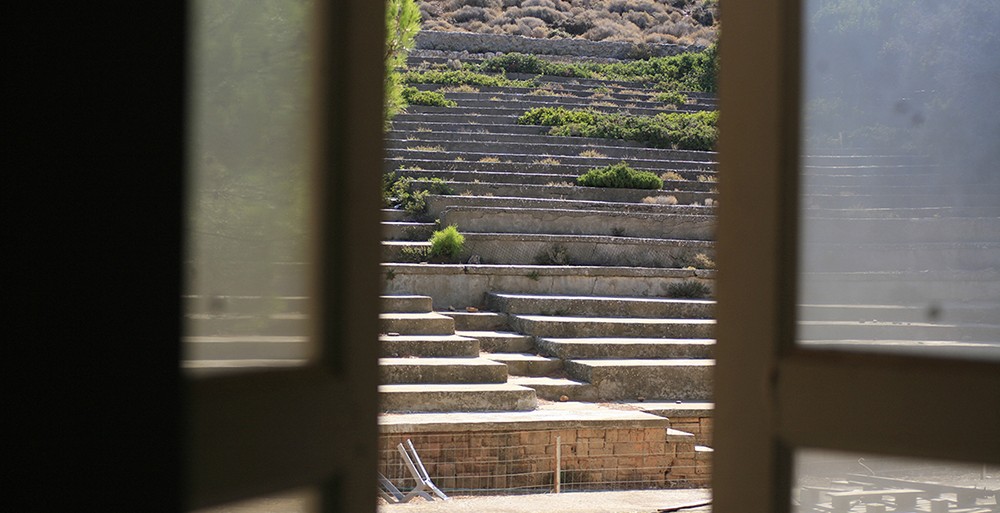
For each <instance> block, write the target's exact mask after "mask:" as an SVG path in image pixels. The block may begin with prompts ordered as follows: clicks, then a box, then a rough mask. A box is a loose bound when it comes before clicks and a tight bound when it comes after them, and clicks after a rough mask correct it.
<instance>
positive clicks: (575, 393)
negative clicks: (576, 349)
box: [507, 376, 598, 402]
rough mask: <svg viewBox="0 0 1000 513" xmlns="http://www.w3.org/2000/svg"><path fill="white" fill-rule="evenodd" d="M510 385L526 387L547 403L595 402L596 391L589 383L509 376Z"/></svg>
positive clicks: (541, 377)
mask: <svg viewBox="0 0 1000 513" xmlns="http://www.w3.org/2000/svg"><path fill="white" fill-rule="evenodd" d="M507 382H508V383H510V384H511V385H519V386H523V387H528V388H530V389H532V390H534V391H535V394H537V395H538V397H540V398H542V399H545V400H548V401H563V400H564V398H565V400H566V401H588V402H590V401H596V400H597V399H598V395H597V391H596V389H595V388H594V387H593V386H592V385H591V384H590V383H583V382H581V381H574V380H572V379H567V378H552V377H544V376H510V377H509V378H508V380H507Z"/></svg>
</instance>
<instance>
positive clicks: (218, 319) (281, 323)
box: [184, 313, 309, 335]
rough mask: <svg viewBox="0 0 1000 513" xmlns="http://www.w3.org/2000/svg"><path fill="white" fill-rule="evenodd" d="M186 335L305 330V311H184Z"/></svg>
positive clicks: (295, 332) (295, 331)
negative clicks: (218, 312)
mask: <svg viewBox="0 0 1000 513" xmlns="http://www.w3.org/2000/svg"><path fill="white" fill-rule="evenodd" d="M184 320H185V323H186V331H187V333H188V334H190V335H303V334H305V333H307V332H308V328H309V318H308V317H307V316H306V315H305V314H300V313H285V314H272V315H266V314H265V315H252V314H188V315H185V316H184Z"/></svg>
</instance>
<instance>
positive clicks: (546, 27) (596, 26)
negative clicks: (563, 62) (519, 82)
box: [419, 0, 719, 46]
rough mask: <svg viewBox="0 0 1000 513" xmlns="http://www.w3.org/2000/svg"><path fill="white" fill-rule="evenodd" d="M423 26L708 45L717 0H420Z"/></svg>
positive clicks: (715, 28) (714, 25)
mask: <svg viewBox="0 0 1000 513" xmlns="http://www.w3.org/2000/svg"><path fill="white" fill-rule="evenodd" d="M419 5H420V11H421V13H422V14H423V20H424V23H423V28H424V29H425V30H437V31H445V32H454V31H462V32H477V33H481V34H508V35H519V36H526V37H535V38H577V39H587V40H590V41H627V42H633V43H672V44H683V45H691V44H693V45H701V46H708V45H710V44H711V43H713V42H714V41H715V40H716V38H717V36H718V26H719V7H718V1H717V0H421V1H420V2H419Z"/></svg>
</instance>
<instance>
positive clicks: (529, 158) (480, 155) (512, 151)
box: [386, 143, 718, 172]
mask: <svg viewBox="0 0 1000 513" xmlns="http://www.w3.org/2000/svg"><path fill="white" fill-rule="evenodd" d="M551 149H553V150H555V149H558V147H557V146H555V145H553V146H552V148H551ZM508 150H509V152H508V153H501V152H499V151H497V150H496V149H493V150H489V149H484V148H481V147H477V148H475V149H473V150H470V151H449V150H447V149H445V147H444V145H442V144H437V143H429V144H420V143H413V144H409V145H406V146H405V147H403V148H389V149H387V150H386V158H388V159H390V163H392V162H391V161H392V160H398V161H399V162H398V163H392V164H394V165H392V166H391V167H389V168H388V169H389V170H390V171H391V170H394V169H398V168H399V167H403V166H407V167H412V166H418V167H426V168H428V169H429V168H437V166H439V165H444V163H448V162H456V163H459V162H473V163H476V164H478V163H479V162H480V161H482V160H483V159H487V160H489V159H497V160H499V161H500V162H502V163H504V164H506V165H508V166H509V165H510V163H514V164H533V163H535V162H539V163H544V162H545V161H547V159H553V160H557V161H559V164H560V165H561V164H566V165H570V166H584V167H586V168H587V169H592V168H595V167H604V166H608V165H611V164H617V163H619V162H621V161H625V162H627V163H628V164H629V166H631V167H633V168H635V169H641V170H648V171H654V172H655V171H663V172H665V171H671V170H675V169H715V168H716V166H717V162H718V160H717V158H716V155H715V153H711V152H694V151H692V152H689V154H685V155H680V156H678V158H671V159H666V158H654V159H649V158H639V157H628V156H625V157H608V156H605V157H601V156H590V157H588V156H584V155H579V153H580V152H581V150H579V149H576V153H575V154H572V153H570V154H566V153H568V152H572V148H571V149H570V150H567V149H565V148H563V149H561V150H560V151H561V152H560V153H556V154H553V153H526V152H525V151H524V149H523V148H517V147H512V148H508ZM676 151H679V150H676ZM420 161H427V162H428V165H427V166H422V165H420ZM445 169H447V168H445Z"/></svg>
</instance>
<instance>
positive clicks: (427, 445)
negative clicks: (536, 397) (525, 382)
mask: <svg viewBox="0 0 1000 513" xmlns="http://www.w3.org/2000/svg"><path fill="white" fill-rule="evenodd" d="M557 436H558V437H560V444H561V454H562V458H561V460H562V474H561V475H562V478H561V480H562V488H563V489H564V490H579V489H649V488H688V487H702V486H708V484H709V481H710V477H711V461H710V455H711V453H710V452H702V451H696V450H695V440H694V437H692V436H690V435H676V434H668V432H667V430H666V429H665V428H625V429H558V430H549V431H485V432H484V431H465V432H437V433H422V432H421V433H390V434H383V435H382V436H381V437H380V439H379V445H380V447H379V450H380V454H381V456H382V457H381V458H380V461H379V470H380V472H382V474H383V475H385V476H387V477H388V478H389V479H390V480H392V481H393V482H394V483H396V485H397V486H399V487H400V489H402V490H404V491H405V490H408V489H410V488H412V487H413V480H412V479H411V478H410V476H409V474H408V472H407V471H406V469H405V468H404V467H403V465H402V463H401V459H400V457H399V453H398V451H397V449H396V446H397V444H399V443H400V442H405V440H406V439H410V440H411V441H412V442H413V445H414V447H415V448H416V450H417V453H418V454H419V455H420V458H421V459H422V460H423V464H424V466H425V467H426V469H427V472H428V474H429V475H430V476H431V479H432V480H433V481H434V483H435V484H436V485H437V486H438V487H440V488H442V489H444V490H445V491H449V490H451V491H456V490H463V491H490V490H521V491H537V492H549V491H551V490H552V489H553V486H554V469H555V453H556V437H557Z"/></svg>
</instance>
